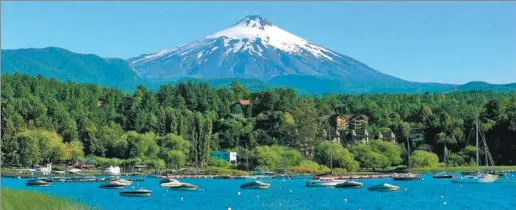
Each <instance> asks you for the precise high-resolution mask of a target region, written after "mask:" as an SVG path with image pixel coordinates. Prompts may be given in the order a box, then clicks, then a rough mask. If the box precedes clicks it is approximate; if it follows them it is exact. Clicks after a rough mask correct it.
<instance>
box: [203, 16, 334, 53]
mask: <svg viewBox="0 0 516 210" xmlns="http://www.w3.org/2000/svg"><path fill="white" fill-rule="evenodd" d="M221 37H222V38H228V39H233V40H235V39H236V40H241V41H242V42H245V43H244V45H246V44H254V43H256V42H260V43H262V44H263V45H265V46H266V47H273V48H276V49H279V50H282V51H284V52H287V53H294V54H299V53H303V52H309V53H310V54H312V55H314V56H315V57H318V58H323V59H327V60H332V58H331V57H332V56H330V55H329V54H332V55H333V56H336V54H335V53H333V52H331V51H329V50H327V49H324V48H322V47H320V46H317V45H315V44H312V43H310V42H308V41H306V40H304V39H303V38H301V37H298V36H296V35H294V34H291V33H289V32H287V31H285V30H283V29H281V28H279V27H277V26H275V25H272V23H270V22H269V21H267V20H266V19H265V18H262V17H261V16H257V15H252V16H246V17H245V18H243V19H242V20H241V21H239V22H238V23H237V24H235V25H233V26H232V27H230V28H227V29H224V30H222V31H219V32H217V33H214V34H212V35H208V36H207V37H206V39H217V38H221ZM244 48H245V47H244ZM245 49H249V48H245Z"/></svg>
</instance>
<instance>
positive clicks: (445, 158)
mask: <svg viewBox="0 0 516 210" xmlns="http://www.w3.org/2000/svg"><path fill="white" fill-rule="evenodd" d="M447 153H448V149H447V148H446V143H444V166H443V172H444V171H445V170H446V161H447V157H446V155H447Z"/></svg>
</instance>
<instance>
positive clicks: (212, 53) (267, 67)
mask: <svg viewBox="0 0 516 210" xmlns="http://www.w3.org/2000/svg"><path fill="white" fill-rule="evenodd" d="M128 61H129V62H130V64H131V66H132V67H133V69H134V70H135V71H136V73H137V74H138V75H139V76H141V77H144V78H147V79H159V80H167V79H177V78H201V79H220V78H255V79H261V80H269V79H271V78H275V77H280V76H288V75H301V76H316V77H327V78H342V79H347V80H350V81H353V82H356V83H374V82H381V83H392V82H396V83H400V82H405V81H404V80H401V79H398V78H395V77H392V76H389V75H386V74H383V73H380V72H378V71H376V70H374V69H372V68H370V67H368V66H367V65H365V64H363V63H361V62H359V61H357V60H355V59H353V58H350V57H347V56H344V55H341V54H339V53H336V52H334V51H332V50H329V49H326V48H323V47H321V46H318V45H316V44H314V43H311V42H309V41H307V40H305V39H303V38H301V37H298V36H296V35H294V34H291V33H289V32H287V31H285V30H283V29H281V28H279V27H277V26H275V25H273V24H272V23H271V22H269V21H268V20H266V19H265V18H263V17H260V16H257V15H252V16H247V17H245V18H243V19H242V20H240V21H239V22H238V23H236V24H234V25H233V26H231V27H229V28H227V29H224V30H221V31H219V32H216V33H214V34H211V35H208V36H206V37H205V39H202V40H197V41H194V42H192V43H189V44H186V45H182V46H178V47H176V48H172V49H166V50H162V51H159V52H156V53H151V54H144V55H140V56H137V57H134V58H130V59H128Z"/></svg>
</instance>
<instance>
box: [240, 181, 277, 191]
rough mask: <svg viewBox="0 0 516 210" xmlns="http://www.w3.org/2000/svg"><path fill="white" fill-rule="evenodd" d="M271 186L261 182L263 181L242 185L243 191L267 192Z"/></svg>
mask: <svg viewBox="0 0 516 210" xmlns="http://www.w3.org/2000/svg"><path fill="white" fill-rule="evenodd" d="M270 186H271V184H268V183H265V182H261V181H252V182H248V183H245V184H242V185H240V188H241V189H259V190H266V189H268V188H269V187H270Z"/></svg>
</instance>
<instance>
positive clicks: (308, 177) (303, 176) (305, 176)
mask: <svg viewBox="0 0 516 210" xmlns="http://www.w3.org/2000/svg"><path fill="white" fill-rule="evenodd" d="M290 178H291V179H312V178H314V176H313V175H312V174H296V175H293V176H292V177H290Z"/></svg>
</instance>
